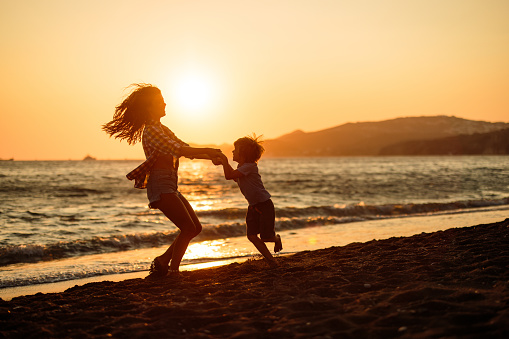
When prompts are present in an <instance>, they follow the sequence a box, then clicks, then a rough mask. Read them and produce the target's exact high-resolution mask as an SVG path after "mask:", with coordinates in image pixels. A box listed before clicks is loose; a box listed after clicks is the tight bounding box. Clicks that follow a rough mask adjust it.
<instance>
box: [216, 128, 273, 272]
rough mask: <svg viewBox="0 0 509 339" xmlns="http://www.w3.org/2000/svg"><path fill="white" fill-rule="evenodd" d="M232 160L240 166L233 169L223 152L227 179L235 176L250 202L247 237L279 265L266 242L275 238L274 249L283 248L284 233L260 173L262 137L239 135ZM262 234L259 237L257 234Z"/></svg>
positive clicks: (232, 178)
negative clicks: (278, 231)
mask: <svg viewBox="0 0 509 339" xmlns="http://www.w3.org/2000/svg"><path fill="white" fill-rule="evenodd" d="M233 145H234V146H235V148H234V150H233V161H236V162H237V163H238V166H237V169H233V168H232V167H231V166H230V164H229V163H228V158H227V157H226V156H225V155H224V154H223V155H222V157H221V162H222V165H223V170H224V176H225V178H226V179H227V180H235V181H236V182H237V184H238V185H239V188H240V191H241V192H242V194H243V195H244V197H245V198H246V200H247V201H248V203H249V207H248V209H247V215H246V225H247V238H248V239H249V241H251V242H252V243H253V245H255V247H256V248H257V249H258V251H259V252H260V253H261V254H262V255H263V257H264V258H265V260H267V262H268V264H269V265H270V266H271V267H275V266H277V264H276V262H275V260H274V258H273V257H272V254H271V253H270V251H269V249H268V248H267V246H266V245H265V243H266V242H273V243H275V244H274V252H276V253H277V252H279V251H281V250H282V249H283V244H282V242H281V237H280V236H279V234H276V232H275V228H274V221H275V218H276V214H275V211H274V204H273V203H272V200H271V199H270V194H269V192H267V190H266V189H265V187H264V186H263V183H262V178H261V176H260V174H258V165H257V162H258V160H259V159H260V157H261V156H262V153H263V151H264V148H263V146H262V145H261V141H259V140H258V138H256V137H244V138H240V139H238V140H237V141H235V143H234V144H233ZM258 234H260V237H258Z"/></svg>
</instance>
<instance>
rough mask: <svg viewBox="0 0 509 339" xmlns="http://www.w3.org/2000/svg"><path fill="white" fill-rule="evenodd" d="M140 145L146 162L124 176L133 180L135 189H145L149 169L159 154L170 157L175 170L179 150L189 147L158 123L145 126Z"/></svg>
mask: <svg viewBox="0 0 509 339" xmlns="http://www.w3.org/2000/svg"><path fill="white" fill-rule="evenodd" d="M142 144H143V151H145V157H146V158H147V160H145V161H144V162H143V163H142V164H141V165H140V166H138V167H136V168H135V169H134V170H132V171H131V172H129V173H128V174H127V175H126V177H127V179H129V180H134V187H136V188H146V187H147V180H148V176H149V174H150V169H151V168H152V166H153V165H154V163H155V161H156V160H157V158H158V157H159V155H160V154H165V155H171V156H172V157H173V159H174V161H173V165H174V168H175V170H177V169H178V158H179V157H180V148H181V147H183V146H189V145H188V144H186V143H185V142H183V141H182V140H180V139H179V138H177V137H176V136H175V134H174V133H173V132H172V131H171V130H170V129H169V128H168V127H166V126H164V125H163V124H161V123H160V122H155V123H151V124H147V125H145V128H144V129H143V136H142Z"/></svg>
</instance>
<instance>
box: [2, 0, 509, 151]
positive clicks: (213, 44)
mask: <svg viewBox="0 0 509 339" xmlns="http://www.w3.org/2000/svg"><path fill="white" fill-rule="evenodd" d="M507 18H509V1H507V0H498V1H497V0H483V1H479V0H475V1H471V0H447V1H444V0H415V1H408V0H393V1H383V0H351V1H339V0H305V1H304V0H287V1H280V0H267V1H262V0H258V1H242V0H228V1H226V0H224V1H223V0H214V1H210V0H201V1H194V0H185V1H184V0H182V1H168V0H167V1H150V0H144V1H139V0H137V1H129V0H127V1H126V0H88V1H68V0H58V1H57V0H44V1H40V0H23V1H16V0H7V1H1V2H0V32H1V34H0V46H1V52H2V53H1V54H0V74H1V77H0V79H1V81H0V112H1V113H0V114H1V115H0V158H3V159H6V158H15V159H17V160H32V159H36V160H46V159H82V158H83V157H84V156H85V155H87V154H91V155H93V156H95V157H97V158H99V159H125V158H129V159H133V158H134V159H140V158H142V157H143V151H142V149H141V145H136V146H134V147H133V146H128V145H127V143H126V142H122V143H120V142H119V141H117V140H114V139H109V137H108V136H107V135H106V134H105V133H104V132H102V131H101V129H100V127H101V125H102V124H103V123H105V122H107V121H109V120H110V119H111V117H112V115H113V110H114V107H115V105H116V104H118V103H119V102H120V101H121V100H122V98H123V96H124V95H125V94H126V92H124V88H125V87H126V86H128V85H129V84H131V83H134V82H147V83H152V84H154V85H156V86H159V87H160V88H161V89H162V90H163V94H164V95H165V99H166V102H167V104H168V106H167V116H166V117H165V118H163V120H162V121H163V123H164V124H166V125H167V126H168V127H170V128H171V129H172V130H173V131H174V132H175V133H176V134H177V136H178V137H180V138H181V139H183V140H185V141H187V142H190V143H200V144H206V143H214V144H221V143H225V142H228V143H231V142H233V141H234V140H235V139H237V138H238V137H242V136H244V135H246V134H251V133H253V132H255V133H256V134H263V135H264V137H265V138H266V139H269V138H275V137H278V136H280V135H283V134H286V133H289V132H292V131H294V130H296V129H302V130H304V131H316V130H320V129H324V128H328V127H333V126H337V125H341V124H343V123H346V122H357V121H379V120H385V119H391V118H395V117H402V116H421V115H454V116H457V117H462V118H466V119H473V120H486V121H493V122H496V121H503V122H509V62H508V60H509V20H507ZM189 98H191V99H192V100H190V99H189Z"/></svg>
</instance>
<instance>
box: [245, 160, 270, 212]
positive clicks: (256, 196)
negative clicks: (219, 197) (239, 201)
mask: <svg viewBox="0 0 509 339" xmlns="http://www.w3.org/2000/svg"><path fill="white" fill-rule="evenodd" d="M237 171H239V172H240V173H242V174H243V175H244V176H243V177H240V178H238V179H237V184H238V185H239V188H240V191H241V192H242V194H243V195H244V197H245V198H246V200H247V202H248V203H249V205H255V204H258V203H260V202H264V201H267V200H269V199H270V193H269V192H268V191H267V190H266V189H265V187H264V186H263V182H262V177H261V176H260V174H259V173H258V165H257V164H256V163H254V162H248V163H244V164H242V165H240V166H237Z"/></svg>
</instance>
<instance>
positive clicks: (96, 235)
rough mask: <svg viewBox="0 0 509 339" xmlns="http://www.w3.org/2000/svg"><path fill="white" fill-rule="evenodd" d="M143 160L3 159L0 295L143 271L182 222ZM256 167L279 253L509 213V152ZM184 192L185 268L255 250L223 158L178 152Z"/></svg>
mask: <svg viewBox="0 0 509 339" xmlns="http://www.w3.org/2000/svg"><path fill="white" fill-rule="evenodd" d="M141 162H142V161H141V160H118V161H117V160H89V161H85V160H83V161H0V297H1V298H3V299H4V300H8V299H9V298H12V297H15V296H18V295H23V294H34V293H37V292H41V291H45V289H44V288H45V286H46V287H47V286H55V284H58V283H61V284H62V286H66V287H68V286H74V285H75V284H82V283H85V282H87V281H101V280H117V281H118V280H123V279H125V278H129V277H144V276H146V275H147V274H148V272H147V271H148V268H149V266H150V263H151V261H152V260H153V259H154V257H155V256H157V255H160V254H162V253H163V252H164V251H165V249H166V248H167V247H168V246H169V245H170V244H171V242H172V241H173V239H174V238H175V237H176V235H177V234H178V229H177V228H176V227H175V226H174V225H173V223H171V222H170V221H169V220H168V219H166V218H165V217H164V215H163V214H162V213H161V212H160V211H158V210H153V209H149V208H148V206H147V204H148V201H147V197H146V191H145V190H140V189H135V188H134V186H133V182H132V181H129V180H127V179H126V177H125V175H126V174H127V173H128V172H129V171H130V170H132V169H133V168H135V167H136V166H138V165H139V164H140V163H141ZM259 169H260V173H261V175H262V180H263V182H264V185H265V187H266V188H267V190H268V191H269V192H270V193H271V195H272V200H273V201H274V204H275V207H276V231H277V233H279V234H280V235H281V237H282V239H283V251H282V252H281V254H279V255H289V254H292V253H296V252H300V251H307V250H315V249H320V248H327V247H331V246H344V245H346V244H349V243H353V242H366V241H370V240H379V239H387V238H391V237H402V236H411V235H414V234H419V233H422V232H426V233H428V232H435V231H440V230H445V229H448V228H453V227H465V226H475V225H479V224H486V223H492V222H498V221H503V220H505V219H506V218H507V217H509V157H508V156H419V157H410V156H409V157H331V158H262V159H261V160H260V162H259ZM179 191H180V192H181V193H182V194H183V195H184V196H185V197H186V198H187V199H188V200H189V202H190V203H191V205H192V206H193V207H194V209H195V211H196V212H197V215H198V217H199V219H200V221H201V223H202V225H203V231H202V232H201V234H200V235H199V236H197V237H196V238H195V239H193V241H192V242H191V244H190V246H189V248H188V250H187V252H186V254H185V256H184V260H183V262H182V266H181V269H182V270H191V269H199V268H205V267H211V266H217V265H222V264H225V263H230V262H235V261H238V262H240V261H243V260H247V259H249V258H253V257H256V256H257V255H258V254H257V251H256V249H255V248H254V246H253V245H252V244H251V243H250V242H249V241H248V240H247V238H246V237H245V220H244V218H245V214H246V210H247V202H246V201H245V199H244V197H243V196H242V194H241V193H240V191H239V189H238V187H237V185H236V183H235V182H233V181H227V180H225V179H224V176H223V171H222V168H221V167H220V166H214V165H213V164H212V163H211V162H208V161H205V160H187V159H184V160H182V161H181V164H180V169H179ZM62 288H63V287H62Z"/></svg>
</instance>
